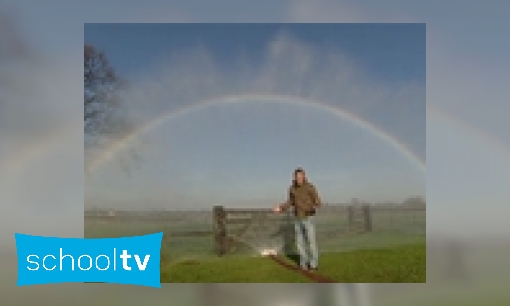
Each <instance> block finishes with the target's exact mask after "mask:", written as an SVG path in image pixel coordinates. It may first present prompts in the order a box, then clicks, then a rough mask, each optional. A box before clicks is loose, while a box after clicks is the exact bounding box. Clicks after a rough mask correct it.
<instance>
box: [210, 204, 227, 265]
mask: <svg viewBox="0 0 510 306" xmlns="http://www.w3.org/2000/svg"><path fill="white" fill-rule="evenodd" d="M213 218H214V220H213V226H214V229H213V230H214V242H215V245H216V252H217V254H218V255H219V256H223V255H225V254H226V253H227V229H226V226H225V219H226V213H225V209H224V208H223V206H214V208H213Z"/></svg>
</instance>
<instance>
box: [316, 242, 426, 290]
mask: <svg viewBox="0 0 510 306" xmlns="http://www.w3.org/2000/svg"><path fill="white" fill-rule="evenodd" d="M318 273H319V274H321V275H324V276H326V277H328V278H331V279H334V280H335V281H337V282H339V283H425V282H426V245H425V244H416V245H405V246H396V247H392V248H384V249H371V250H358V251H351V252H344V253H326V254H324V255H322V256H321V258H320V268H319V271H318Z"/></svg>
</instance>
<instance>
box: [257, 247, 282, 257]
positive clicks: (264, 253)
mask: <svg viewBox="0 0 510 306" xmlns="http://www.w3.org/2000/svg"><path fill="white" fill-rule="evenodd" d="M277 253H278V252H277V251H276V249H264V250H262V251H260V255H262V256H276V255H277Z"/></svg>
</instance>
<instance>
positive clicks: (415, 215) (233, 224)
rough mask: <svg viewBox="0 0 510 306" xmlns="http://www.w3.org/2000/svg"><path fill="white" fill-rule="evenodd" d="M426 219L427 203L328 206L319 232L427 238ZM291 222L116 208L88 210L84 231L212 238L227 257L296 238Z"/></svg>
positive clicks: (253, 213) (224, 212) (218, 210)
mask: <svg viewBox="0 0 510 306" xmlns="http://www.w3.org/2000/svg"><path fill="white" fill-rule="evenodd" d="M425 217H426V207H425V205H421V206H409V205H395V204H393V205H369V204H366V203H361V204H344V205H338V204H337V205H333V204H329V205H328V204H326V205H323V207H322V208H321V209H319V210H318V211H317V215H316V223H317V233H318V235H319V237H323V239H325V240H327V242H328V243H329V242H331V241H340V240H342V239H339V237H340V236H341V235H345V234H364V233H370V232H374V233H379V232H388V233H395V232H410V233H415V234H416V233H418V234H424V233H425V226H426V224H425V223H426V222H425ZM292 219H293V218H292V216H291V214H290V213H280V214H275V213H273V211H272V210H271V209H253V208H247V209H244V208H225V207H223V206H215V207H214V208H213V209H212V210H209V211H189V212H185V211H157V212H154V211H150V212H128V211H114V210H88V211H86V212H85V223H86V228H89V229H90V228H92V231H94V230H95V231H96V232H95V233H92V236H95V237H97V236H100V235H101V234H102V233H99V232H100V231H101V230H102V229H104V228H112V227H113V228H118V230H114V231H113V232H114V233H113V234H114V235H117V234H119V235H129V233H133V232H134V230H131V228H135V227H136V228H138V229H139V230H140V231H145V233H149V232H154V231H155V230H157V231H164V232H165V239H174V238H176V239H180V238H193V237H197V238H200V239H202V240H201V241H202V242H201V243H203V239H204V238H205V239H207V237H210V239H211V240H212V244H213V245H214V250H215V251H214V252H215V253H216V254H217V255H225V254H227V253H229V251H230V250H231V249H232V248H233V247H234V246H235V245H236V244H238V243H239V241H242V240H244V241H247V240H250V239H252V240H256V239H257V235H260V236H265V237H269V236H271V237H275V236H278V235H280V236H282V237H287V238H289V237H290V238H292V237H293V236H294V235H293V230H294V229H293V224H292ZM135 224H136V225H135ZM113 225H115V226H113ZM121 232H122V233H121ZM137 234H141V233H140V232H137ZM86 235H87V233H86ZM287 238H285V239H287ZM328 239H329V240H328ZM211 240H209V241H211ZM179 241H181V240H179ZM179 243H180V242H179Z"/></svg>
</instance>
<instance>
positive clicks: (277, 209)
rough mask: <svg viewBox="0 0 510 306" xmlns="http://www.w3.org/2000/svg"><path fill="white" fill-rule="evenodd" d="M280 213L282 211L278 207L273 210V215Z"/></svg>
mask: <svg viewBox="0 0 510 306" xmlns="http://www.w3.org/2000/svg"><path fill="white" fill-rule="evenodd" d="M281 211H282V208H281V207H280V205H278V206H276V207H275V208H273V212H275V213H279V212H281Z"/></svg>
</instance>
